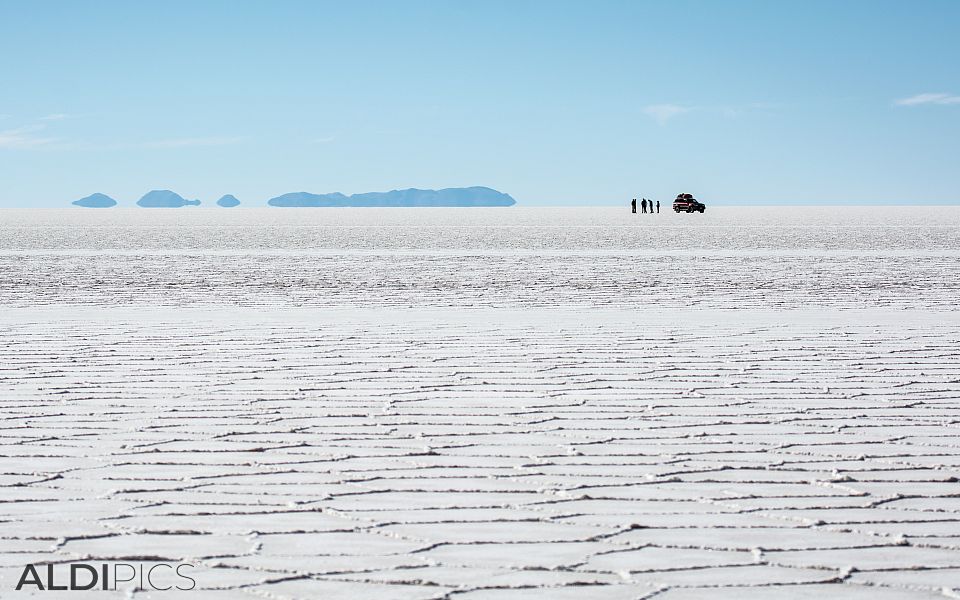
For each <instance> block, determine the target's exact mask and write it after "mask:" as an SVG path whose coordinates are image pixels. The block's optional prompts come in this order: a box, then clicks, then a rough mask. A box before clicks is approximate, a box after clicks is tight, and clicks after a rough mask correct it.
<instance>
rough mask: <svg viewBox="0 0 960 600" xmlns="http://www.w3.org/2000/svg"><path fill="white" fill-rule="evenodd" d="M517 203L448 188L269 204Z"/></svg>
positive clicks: (300, 197)
mask: <svg viewBox="0 0 960 600" xmlns="http://www.w3.org/2000/svg"><path fill="white" fill-rule="evenodd" d="M516 203H517V201H516V200H514V199H513V198H511V197H510V195H509V194H504V193H502V192H498V191H497V190H493V189H490V188H487V187H468V188H447V189H443V190H418V189H408V190H393V191H392V192H371V193H367V194H353V195H352V196H345V195H343V194H341V193H339V192H337V193H333V194H310V193H307V192H293V193H290V194H283V195H282V196H277V197H276V198H271V199H270V200H269V201H267V204H269V205H270V206H284V207H290V206H297V207H313V206H513V205H514V204H516Z"/></svg>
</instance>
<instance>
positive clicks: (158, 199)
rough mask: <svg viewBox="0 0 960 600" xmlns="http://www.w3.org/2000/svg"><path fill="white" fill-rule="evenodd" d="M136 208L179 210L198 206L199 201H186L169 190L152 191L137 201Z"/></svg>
mask: <svg viewBox="0 0 960 600" xmlns="http://www.w3.org/2000/svg"><path fill="white" fill-rule="evenodd" d="M137 206H142V207H144V208H180V207H181V206H200V201H199V200H187V199H185V198H183V197H182V196H180V194H177V193H175V192H171V191H170V190H153V191H152V192H147V193H146V194H144V195H143V198H140V199H139V200H137Z"/></svg>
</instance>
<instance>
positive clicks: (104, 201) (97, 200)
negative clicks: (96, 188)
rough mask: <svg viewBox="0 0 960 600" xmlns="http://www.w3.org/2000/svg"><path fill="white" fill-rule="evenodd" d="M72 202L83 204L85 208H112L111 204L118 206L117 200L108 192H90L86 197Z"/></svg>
mask: <svg viewBox="0 0 960 600" xmlns="http://www.w3.org/2000/svg"><path fill="white" fill-rule="evenodd" d="M72 204H75V205H77V206H82V207H84V208H110V207H111V206H116V205H117V201H116V200H114V199H113V198H111V197H110V196H108V195H106V194H99V193H97V194H90V195H89V196H87V197H86V198H80V199H79V200H74V201H73V202H72Z"/></svg>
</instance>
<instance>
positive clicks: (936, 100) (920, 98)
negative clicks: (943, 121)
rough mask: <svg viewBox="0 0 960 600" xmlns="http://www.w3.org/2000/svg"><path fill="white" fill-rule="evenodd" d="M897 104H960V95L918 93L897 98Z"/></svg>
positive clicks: (895, 102)
mask: <svg viewBox="0 0 960 600" xmlns="http://www.w3.org/2000/svg"><path fill="white" fill-rule="evenodd" d="M894 104H896V105H897V106H920V105H923V104H960V96H954V95H953V94H932V93H926V94H917V95H916V96H910V97H909V98H901V99H899V100H895V101H894Z"/></svg>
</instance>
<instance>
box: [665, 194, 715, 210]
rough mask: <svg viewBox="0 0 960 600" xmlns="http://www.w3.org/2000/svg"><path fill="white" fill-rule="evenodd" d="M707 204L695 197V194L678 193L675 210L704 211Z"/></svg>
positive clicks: (674, 203)
mask: <svg viewBox="0 0 960 600" xmlns="http://www.w3.org/2000/svg"><path fill="white" fill-rule="evenodd" d="M706 208H707V206H706V205H705V204H704V203H703V202H700V201H698V200H697V199H696V198H694V197H693V194H677V199H676V200H674V201H673V212H688V213H692V212H701V213H702V212H703V211H704V210H705V209H706Z"/></svg>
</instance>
